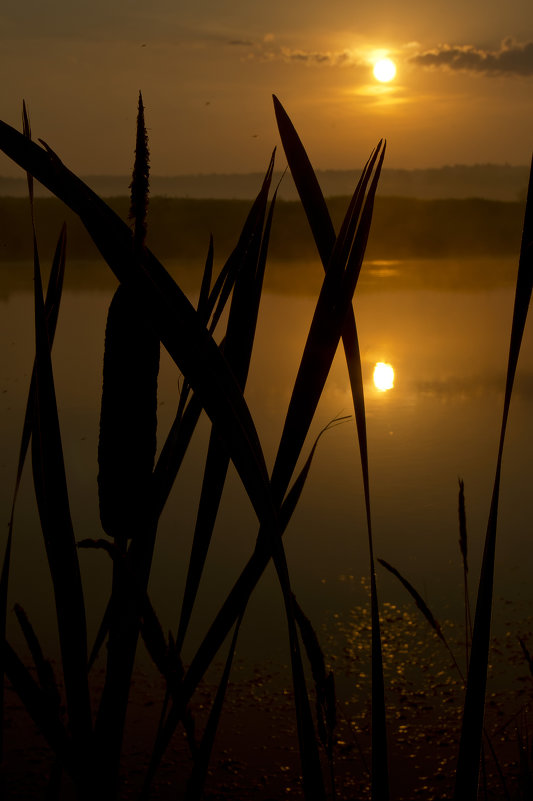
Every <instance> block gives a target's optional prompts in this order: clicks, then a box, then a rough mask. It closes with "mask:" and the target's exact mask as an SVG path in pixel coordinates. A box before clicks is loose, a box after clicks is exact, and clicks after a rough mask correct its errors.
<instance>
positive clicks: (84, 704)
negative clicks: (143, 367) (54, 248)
mask: <svg viewBox="0 0 533 801" xmlns="http://www.w3.org/2000/svg"><path fill="white" fill-rule="evenodd" d="M23 129H24V133H23V134H18V132H16V131H15V133H16V135H17V137H20V141H21V142H22V143H23V144H24V145H25V146H26V147H28V148H30V149H31V148H33V147H34V144H33V142H32V141H31V131H30V125H29V118H28V115H27V110H26V107H25V105H24V107H23ZM27 174H28V191H29V196H30V212H31V225H32V234H33V267H34V270H33V273H34V302H35V303H34V305H35V363H34V376H35V379H34V392H33V409H32V411H33V420H32V432H31V446H32V469H33V483H34V488H35V495H36V499H37V508H38V512H39V518H40V522H41V529H42V532H43V536H44V542H45V548H46V555H47V558H48V564H49V567H50V574H51V578H52V585H53V591H54V598H55V605H56V615H57V625H58V633H59V643H60V650H61V659H62V665H63V680H64V684H65V693H66V700H67V710H68V716H69V725H70V730H71V732H72V737H73V744H74V751H75V754H76V760H77V767H78V770H79V774H78V776H77V783H78V787H79V788H80V786H81V785H87V786H89V776H88V774H87V772H86V760H87V758H88V757H89V747H90V737H91V732H92V721H91V709H90V699H89V685H88V680H87V633H86V623H85V604H84V599H83V590H82V584H81V575H80V570H79V563H78V557H77V552H76V545H75V541H74V530H73V527H72V520H71V517H70V506H69V499H68V490H67V484H66V474H65V465H64V461H63V449H62V444H61V433H60V429H59V417H58V412H57V403H56V397H55V387H54V378H53V371H52V361H51V339H50V335H49V331H48V327H47V316H46V310H45V303H44V298H43V290H42V281H41V268H40V262H39V252H38V247H37V237H36V233H35V217H34V207H33V176H32V174H31V170H27ZM60 260H61V257H59V261H60ZM63 268H64V263H63ZM61 288H62V272H61V267H60V265H59V266H58V269H57V271H56V274H55V276H52V281H51V288H50V292H51V295H52V297H53V298H54V299H55V301H56V302H55V306H56V309H58V308H59V302H60V296H61ZM52 318H53V313H52ZM53 325H55V324H53ZM84 762H85V765H84V764H83V763H84ZM83 792H84V793H85V792H86V791H83Z"/></svg>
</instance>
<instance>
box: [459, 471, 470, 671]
mask: <svg viewBox="0 0 533 801" xmlns="http://www.w3.org/2000/svg"><path fill="white" fill-rule="evenodd" d="M458 507H459V508H458V512H459V549H460V551H461V558H462V561H463V588H464V610H465V657H466V661H465V665H466V670H467V671H468V663H469V661H470V658H469V645H470V640H471V639H472V617H471V613H470V592H469V589H468V535H467V530H466V507H465V483H464V481H463V480H462V479H461V478H460V479H459V502H458Z"/></svg>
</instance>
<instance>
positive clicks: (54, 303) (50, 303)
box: [0, 115, 66, 763]
mask: <svg viewBox="0 0 533 801" xmlns="http://www.w3.org/2000/svg"><path fill="white" fill-rule="evenodd" d="M25 119H26V120H27V115H25ZM27 125H28V126H29V123H27ZM65 253H66V226H65V225H63V227H62V229H61V233H60V235H59V239H58V242H57V245H56V250H55V253H54V258H53V261H52V268H51V271H50V277H49V280H48V288H47V291H46V299H45V303H44V312H45V318H46V327H47V331H48V337H49V340H50V348H52V346H53V342H54V335H55V330H56V324H57V318H58V315H59V306H60V302H61V293H62V288H63V276H64V273H65ZM34 399H35V364H34V365H33V369H32V375H31V380H30V389H29V392H28V400H27V402H26V411H25V414H24V424H23V427H22V437H21V443H20V449H19V458H18V464H17V474H16V477H15V488H14V491H13V500H12V502H11V514H10V517H9V523H8V536H7V542H6V549H5V552H4V561H3V564H2V573H1V575H0V763H1V762H2V750H3V722H4V715H3V708H4V701H3V698H4V667H3V665H4V660H3V647H4V641H5V632H6V619H7V598H8V586H9V570H10V563H11V548H12V543H13V527H14V522H15V507H16V503H17V496H18V491H19V487H20V481H21V479H22V471H23V468H24V463H25V461H26V455H27V452H28V448H29V445H30V440H31V430H32V426H33V414H34Z"/></svg>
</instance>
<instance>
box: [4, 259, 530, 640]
mask: <svg viewBox="0 0 533 801" xmlns="http://www.w3.org/2000/svg"><path fill="white" fill-rule="evenodd" d="M69 268H70V271H71V276H70V278H68V277H67V283H66V288H65V292H64V297H63V302H62V309H61V314H60V321H59V325H58V330H57V335H56V341H55V345H54V355H53V360H54V369H55V377H56V391H57V396H58V404H59V407H60V418H61V427H62V435H63V445H64V452H65V460H66V466H67V475H68V482H69V491H70V497H71V506H72V516H73V520H74V526H75V531H76V536H77V538H78V539H82V538H84V537H99V536H102V531H101V528H100V524H99V518H98V507H97V488H96V475H97V462H96V457H97V442H98V422H99V409H98V405H99V395H100V392H101V369H102V368H101V365H102V353H103V340H104V327H105V320H106V313H107V307H108V304H109V301H110V298H111V295H112V292H113V287H114V283H113V279H109V278H106V275H107V273H105V270H106V268H105V266H102V265H96V264H95V265H84V266H83V269H82V268H81V267H80V266H79V265H76V264H75V263H74V264H71V265H69ZM302 269H303V270H304V271H305V270H306V269H309V270H310V271H311V272H312V273H313V274H314V275H316V276H319V275H320V271H319V268H318V267H317V266H316V265H308V266H304V267H303V268H302ZM77 270H78V272H77V273H76V271H77ZM363 270H364V271H363V276H362V279H361V282H360V283H361V285H360V287H358V290H357V292H356V300H355V311H356V319H357V323H358V329H359V336H360V345H361V353H362V361H363V376H364V381H365V392H366V408H367V424H368V438H369V454H370V471H371V494H372V503H373V518H374V528H375V550H376V554H377V555H378V556H381V557H383V558H385V559H386V560H387V561H389V562H391V563H392V564H393V565H395V566H396V567H397V568H398V569H399V570H400V571H401V572H402V573H404V574H405V575H406V577H408V578H409V579H410V580H411V581H412V582H413V584H415V586H417V588H418V589H419V590H420V592H421V593H422V594H423V595H424V596H425V598H426V600H427V601H428V602H429V603H430V605H432V607H433V609H434V611H435V612H436V613H438V614H440V615H443V616H451V617H454V616H457V617H458V620H460V609H461V602H462V568H461V564H460V558H459V549H458V527H457V490H458V483H457V482H458V477H462V478H463V479H464V481H465V488H466V501H467V522H468V530H469V537H470V564H471V571H470V574H471V581H472V586H473V587H474V586H475V582H476V578H477V573H478V569H479V563H480V557H481V550H482V543H483V538H484V533H485V526H486V520H487V515H488V508H489V501H490V493H491V489H492V481H493V475H494V469H495V460H496V451H497V444H498V435H499V426H500V418H501V409H502V402H503V388H504V382H505V371H506V361H507V351H508V341H509V331H510V326H511V317H512V306H513V299H514V287H513V285H512V278H513V274H514V271H515V266H514V265H509V264H507V263H506V264H504V265H501V264H496V263H492V262H477V263H473V262H463V263H461V262H454V263H451V262H427V263H424V264H421V263H418V264H414V263H407V262H406V263H394V264H370V265H366V266H365V267H364V268H363ZM174 272H175V274H176V276H177V280H178V281H180V280H182V279H181V277H180V273H179V271H178V268H176V270H174ZM279 276H280V273H279V270H278V272H277V273H275V275H274V277H273V279H272V281H271V282H270V284H269V287H270V288H268V287H267V290H268V291H267V292H266V293H265V295H264V297H263V300H262V305H261V313H260V320H259V326H258V332H257V340H256V348H255V353H254V359H253V365H252V369H251V373H250V378H249V382H248V387H247V391H246V397H247V400H248V403H249V406H250V408H251V410H252V413H253V415H254V419H255V421H256V426H257V429H258V431H259V434H260V437H261V440H262V443H263V448H264V451H265V454H266V458H267V462H268V464H269V465H272V463H273V459H274V455H275V451H276V448H277V443H278V442H279V438H280V434H281V430H282V425H283V420H284V414H285V411H286V408H287V404H288V401H289V397H290V393H291V388H292V383H293V381H294V378H295V375H296V370H297V367H298V362H299V358H300V355H301V352H302V348H303V345H304V342H305V336H306V333H307V330H308V327H309V324H310V320H311V316H312V313H313V308H314V302H315V301H314V295H313V294H312V292H311V291H308V289H307V288H305V289H304V288H302V286H294V285H291V284H290V282H289V283H287V278H286V277H285V281H280V278H279ZM1 277H2V286H1V288H0V327H1V337H2V343H3V346H2V349H1V351H0V378H1V384H0V404H1V405H0V426H1V437H2V440H1V441H2V448H1V451H0V470H1V487H2V490H1V495H0V504H1V505H0V509H1V515H2V519H3V520H4V523H5V524H7V521H8V519H9V513H10V504H11V495H12V490H13V484H14V477H15V470H16V463H17V457H18V448H19V441H20V431H21V426H22V421H23V414H24V408H25V402H26V397H27V391H28V382H29V376H30V372H31V364H32V358H33V321H32V315H33V309H32V304H33V299H32V294H31V290H32V284H31V273H30V270H29V268H28V265H20V264H13V265H8V266H4V267H3V268H2V271H1ZM183 280H184V281H185V283H186V284H188V283H190V281H189V277H187V279H186V280H185V279H183ZM311 283H312V285H313V286H314V285H316V281H315V283H314V284H313V282H311ZM343 359H344V357H343V354H342V353H338V354H337V357H336V359H335V363H334V366H333V369H332V372H331V375H330V377H329V380H328V384H327V387H326V392H325V394H324V397H323V399H322V401H321V403H320V406H319V409H318V412H317V415H316V418H315V422H314V433H315V434H316V433H318V431H319V430H320V429H321V428H322V427H323V426H324V425H325V424H326V423H327V422H328V421H330V420H331V419H332V418H333V417H335V416H336V415H341V414H351V413H352V407H351V400H350V393H349V386H348V380H347V372H346V365H345V363H344V361H343ZM376 362H387V363H390V364H391V365H392V366H393V368H394V371H395V381H394V387H393V388H392V389H390V390H389V391H386V392H380V391H378V390H377V389H376V388H375V386H374V384H373V380H372V376H373V370H374V366H375V364H376ZM177 392H178V374H177V371H176V368H175V367H174V366H173V364H172V363H171V361H170V360H169V359H168V357H166V356H165V355H164V354H163V358H162V370H161V376H160V391H159V427H160V432H161V433H160V437H159V444H161V442H162V441H163V438H164V435H165V432H166V431H167V430H168V426H169V425H170V421H171V419H172V417H173V413H174V410H175V405H176V399H177ZM532 401H533V340H532V336H531V326H530V325H528V328H527V331H526V336H525V341H524V344H523V350H522V353H521V358H520V362H519V368H518V377H517V383H516V391H515V395H514V398H513V402H512V407H511V415H510V421H509V430H508V439H507V444H506V450H505V454H504V469H503V480H502V496H501V509H500V519H499V540H498V551H497V556H498V568H497V574H496V597H497V598H498V599H502V600H498V601H497V605H496V613H495V614H496V624H497V625H500V623H501V624H503V625H505V623H506V621H507V619H508V617H509V615H510V614H511V612H510V611H509V604H511V606H512V608H513V609H515V610H516V614H517V615H518V616H520V615H523V614H524V610H526V609H527V608H528V604H529V601H530V600H531V598H532V595H533V591H532V590H531V584H530V574H531V554H532V552H533V551H532V549H533V543H532V537H531V534H532V526H531V522H530V502H531V472H532V467H533V465H532V450H533V449H532V445H533V414H532V412H533V403H532ZM208 433H209V426H208V424H207V421H205V420H204V421H203V422H202V424H201V425H200V427H199V431H198V434H197V436H196V438H195V441H194V448H193V450H192V452H191V453H190V455H189V456H188V458H187V460H186V462H185V464H184V468H183V471H182V474H181V476H180V477H179V479H178V481H177V483H176V486H175V488H174V491H173V494H172V496H171V498H170V501H169V503H168V505H167V508H166V509H165V512H164V515H163V517H162V520H161V525H160V530H159V537H158V544H157V551H156V555H155V560H154V567H153V572H152V576H153V578H152V582H151V587H150V592H151V596H152V600H153V603H154V606H155V607H156V609H157V610H158V612H159V614H160V617H161V619H162V621H163V624H164V627H165V628H175V626H176V625H177V620H178V610H179V604H180V602H181V594H182V591H183V583H184V577H185V569H186V562H187V559H188V553H189V547H190V540H191V535H192V531H193V527H194V520H195V512H196V500H197V497H198V494H199V487H200V481H201V475H202V457H203V455H204V453H205V445H206V442H207V436H208ZM310 445H311V441H310V443H309V445H308V447H310ZM29 466H30V465H29V462H28V464H27V466H26V469H25V473H24V479H23V485H22V489H21V494H20V497H19V503H18V509H17V515H16V530H15V546H14V552H13V559H12V581H11V589H10V602H11V603H14V602H15V601H18V602H20V603H21V604H22V605H23V606H24V607H25V609H26V611H27V612H28V614H29V615H30V618H31V619H32V620H33V621H34V623H35V625H36V626H37V627H38V629H39V632H40V633H41V634H42V636H43V637H44V638H48V640H49V642H50V643H51V646H50V647H53V645H52V644H53V642H54V641H55V639H54V638H55V634H54V624H53V614H50V613H49V609H50V606H51V603H52V602H51V588H50V583H49V578H48V575H47V567H46V561H45V555H44V548H43V545H42V535H41V534H40V529H39V526H38V518H37V514H36V509H35V502H34V498H33V490H32V485H31V471H30V470H29ZM256 534H257V525H256V522H255V519H254V514H253V512H252V510H251V508H250V506H249V504H248V503H247V501H246V498H245V496H244V494H243V492H242V490H241V488H240V486H239V482H238V480H237V479H236V478H235V475H234V473H232V474H231V475H230V480H229V481H228V486H227V489H226V493H225V496H224V500H223V507H222V511H221V516H220V520H219V523H218V525H217V529H216V531H215V536H214V539H213V545H212V550H211V554H210V557H209V562H208V565H207V568H206V572H205V577H204V581H203V586H202V591H201V595H200V598H199V609H198V612H197V614H196V616H195V618H193V623H192V631H193V634H192V637H191V641H190V643H189V645H190V646H192V645H193V644H194V642H195V639H196V638H197V637H198V636H199V635H200V634H201V632H202V631H203V630H204V629H205V626H206V625H207V622H208V620H209V619H210V617H211V616H212V614H214V612H215V611H216V609H217V608H218V606H219V605H220V603H221V601H222V599H223V597H224V596H225V593H226V592H227V591H228V590H229V588H230V587H231V585H232V582H233V581H234V579H235V578H236V577H237V575H238V573H239V572H240V569H241V568H242V566H243V565H244V563H245V561H246V559H247V558H248V556H249V555H250V553H251V551H252V548H253V544H254V541H255V537H256ZM285 542H286V549H287V558H288V561H289V567H290V571H291V577H292V582H293V588H294V591H295V593H296V595H297V597H298V599H299V600H300V603H301V604H302V606H303V607H304V609H305V610H306V612H307V613H308V614H309V615H310V616H311V618H312V619H313V620H314V621H315V622H316V623H317V624H324V625H326V626H332V625H334V622H332V621H335V620H336V619H337V618H336V617H335V615H339V616H342V615H343V614H345V613H346V612H348V611H349V610H350V609H351V608H352V607H353V606H355V605H358V604H360V603H363V602H364V600H365V597H366V589H365V586H364V585H365V581H366V576H367V574H368V567H367V566H368V549H367V540H366V530H365V517H364V505H363V496H362V485H361V470H360V466H359V456H358V449H357V439H356V435H355V428H354V424H353V420H351V421H349V422H348V423H346V424H343V425H340V426H338V427H336V428H335V429H333V430H332V431H330V432H329V433H328V434H327V435H326V436H325V437H323V438H322V440H321V443H320V446H319V448H318V451H317V454H316V458H315V461H314V465H313V468H312V471H311V475H310V478H309V481H308V484H307V486H306V489H305V491H304V494H303V497H302V499H301V503H300V506H299V508H298V509H297V512H296V514H295V516H294V519H293V522H292V523H291V526H290V528H289V529H288V531H287V534H286V537H285ZM80 560H81V565H82V570H83V576H84V581H85V586H86V593H87V603H88V617H89V626H90V631H91V632H94V630H95V627H96V625H97V623H98V620H99V615H100V614H101V612H102V610H103V606H104V604H105V598H106V593H107V591H108V589H109V578H110V565H109V564H108V562H109V560H108V558H107V557H106V555H105V554H104V553H102V552H92V551H89V552H87V551H84V552H81V553H80ZM379 583H380V589H381V594H382V598H383V599H384V600H386V601H388V602H390V603H403V602H404V601H405V600H406V596H405V594H404V591H403V590H402V588H401V587H400V586H399V585H398V583H397V582H395V581H394V580H393V579H392V578H391V577H389V576H388V575H386V574H384V573H383V571H382V570H381V569H380V572H379ZM503 599H504V600H503ZM9 631H10V636H12V637H13V638H16V633H15V627H14V625H13V621H11V622H10V629H9ZM284 632H285V624H284V617H283V609H282V604H281V594H280V592H279V589H278V587H277V584H276V579H275V576H274V574H273V571H272V570H268V571H267V574H266V575H265V576H264V578H263V580H262V582H261V584H260V586H259V587H258V589H257V591H256V593H255V594H254V597H253V600H252V603H251V605H250V611H249V614H248V616H247V625H245V632H244V636H245V640H246V638H248V640H249V642H251V643H253V648H254V649H256V650H257V652H258V653H261V650H262V649H266V650H268V652H269V653H271V654H272V653H274V652H275V651H276V649H277V648H278V647H279V642H284V637H285V634H284Z"/></svg>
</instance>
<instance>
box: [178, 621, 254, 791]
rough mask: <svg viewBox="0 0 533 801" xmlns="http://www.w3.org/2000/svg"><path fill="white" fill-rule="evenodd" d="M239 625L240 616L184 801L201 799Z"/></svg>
mask: <svg viewBox="0 0 533 801" xmlns="http://www.w3.org/2000/svg"><path fill="white" fill-rule="evenodd" d="M241 623H242V615H241V617H240V618H239V619H238V620H237V623H236V624H235V631H234V633H233V637H232V640H231V643H230V647H229V651H228V656H227V658H226V664H225V666H224V671H223V673H222V677H221V679H220V683H219V685H218V688H217V692H216V696H215V699H214V701H213V705H212V707H211V711H210V713H209V718H208V720H207V724H206V727H205V731H204V734H203V737H202V741H201V743H200V747H199V749H198V753H197V754H196V756H195V759H194V766H193V770H192V773H191V776H190V778H189V781H188V782H187V789H186V792H185V799H184V801H197V800H198V799H200V798H202V797H203V794H204V786H205V782H206V779H207V772H208V768H209V762H210V759H211V753H212V751H213V746H214V744H215V736H216V733H217V731H218V727H219V723H220V717H221V714H222V707H223V705H224V699H225V696H226V691H227V687H228V682H229V677H230V672H231V665H232V662H233V657H234V655H235V648H236V646H237V638H238V636H239V630H240V627H241Z"/></svg>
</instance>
